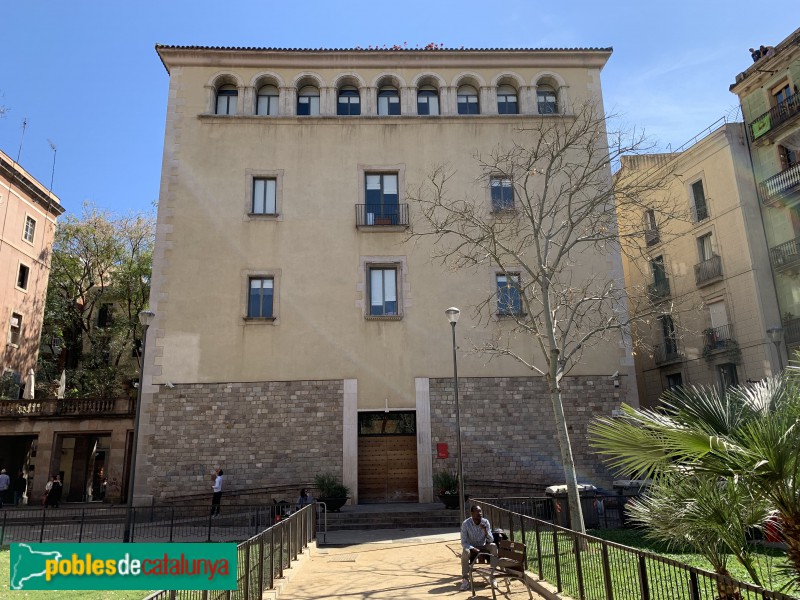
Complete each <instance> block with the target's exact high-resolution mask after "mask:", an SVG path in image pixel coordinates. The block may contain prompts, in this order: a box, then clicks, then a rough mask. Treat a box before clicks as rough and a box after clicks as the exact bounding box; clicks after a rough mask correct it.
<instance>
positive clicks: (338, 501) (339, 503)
mask: <svg viewBox="0 0 800 600" xmlns="http://www.w3.org/2000/svg"><path fill="white" fill-rule="evenodd" d="M347 500H348V498H347V497H344V498H317V502H324V503H325V508H326V509H327V511H328V512H339V511H340V510H341V508H342V507H343V506H344V505H345V503H346V502H347Z"/></svg>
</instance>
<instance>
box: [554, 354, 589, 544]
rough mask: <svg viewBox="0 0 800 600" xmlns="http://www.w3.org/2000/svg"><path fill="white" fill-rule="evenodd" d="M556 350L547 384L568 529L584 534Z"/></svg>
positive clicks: (584, 529)
mask: <svg viewBox="0 0 800 600" xmlns="http://www.w3.org/2000/svg"><path fill="white" fill-rule="evenodd" d="M557 369H558V350H552V351H551V360H550V372H549V373H548V377H547V383H548V385H549V386H550V400H551V402H552V403H553V416H554V417H555V421H556V431H557V432H558V445H559V446H560V448H561V463H562V464H563V465H564V477H565V479H566V483H567V502H568V504H569V517H570V528H571V529H572V530H573V531H578V532H580V533H586V528H585V527H584V525H583V511H582V510H581V502H580V496H579V494H578V478H577V475H576V473H575V461H574V460H573V458H572V444H571V443H570V441H569V432H568V431H567V421H566V419H565V418H564V404H563V403H562V402H561V382H560V377H558V376H557V375H558V373H557Z"/></svg>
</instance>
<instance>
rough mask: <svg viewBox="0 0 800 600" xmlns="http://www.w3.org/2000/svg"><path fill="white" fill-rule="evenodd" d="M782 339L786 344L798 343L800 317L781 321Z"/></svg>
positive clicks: (799, 337)
mask: <svg viewBox="0 0 800 600" xmlns="http://www.w3.org/2000/svg"><path fill="white" fill-rule="evenodd" d="M783 340H784V341H785V342H786V345H787V346H788V345H791V344H800V318H797V319H789V320H788V321H784V322H783Z"/></svg>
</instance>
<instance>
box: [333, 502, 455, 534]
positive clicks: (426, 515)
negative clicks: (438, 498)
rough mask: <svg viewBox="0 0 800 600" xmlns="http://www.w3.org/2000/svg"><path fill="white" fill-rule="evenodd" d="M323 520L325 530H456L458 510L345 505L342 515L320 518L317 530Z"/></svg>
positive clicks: (426, 506) (431, 506)
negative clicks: (448, 528) (449, 528)
mask: <svg viewBox="0 0 800 600" xmlns="http://www.w3.org/2000/svg"><path fill="white" fill-rule="evenodd" d="M326 520H327V530H328V531H367V530H373V529H411V528H414V529H425V528H438V529H442V528H447V527H452V528H453V529H455V530H457V529H458V527H459V518H458V510H447V509H445V508H444V506H443V505H442V504H441V503H435V504H362V505H356V506H344V507H343V508H342V510H341V512H338V513H335V512H329V513H327V514H326V515H324V516H323V515H320V527H324V526H325V524H326V523H325V521H326Z"/></svg>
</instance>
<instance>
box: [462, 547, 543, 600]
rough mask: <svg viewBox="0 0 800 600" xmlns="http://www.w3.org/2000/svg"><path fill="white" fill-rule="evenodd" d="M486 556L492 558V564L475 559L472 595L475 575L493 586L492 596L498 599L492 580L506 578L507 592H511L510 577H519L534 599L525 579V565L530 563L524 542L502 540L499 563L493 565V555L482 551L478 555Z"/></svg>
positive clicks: (471, 581) (471, 570) (472, 586)
mask: <svg viewBox="0 0 800 600" xmlns="http://www.w3.org/2000/svg"><path fill="white" fill-rule="evenodd" d="M478 556H479V557H480V556H486V557H487V558H489V559H490V564H488V565H484V564H481V563H479V562H478V561H477V560H475V561H474V562H473V563H472V566H471V567H470V571H469V584H470V589H471V590H472V595H473V596H475V577H474V576H475V575H478V576H479V577H482V578H483V579H485V580H486V581H487V582H488V583H489V585H490V586H491V588H492V598H494V599H495V600H496V599H497V593H496V592H497V589H496V588H495V587H494V586H492V585H491V582H492V581H494V582H497V581H498V580H500V579H504V580H505V582H506V594H508V593H510V592H511V585H510V583H509V580H510V579H519V580H520V581H521V582H522V583H523V584H524V585H525V589H527V590H528V596H529V597H530V598H531V600H533V594H532V593H531V588H530V587H528V582H527V580H526V579H525V566H526V565H527V564H528V549H527V547H526V546H525V544H523V543H522V542H512V541H511V540H502V541H501V542H500V545H499V547H498V548H497V564H496V565H494V566H492V565H491V555H489V554H486V553H482V554H479V555H478Z"/></svg>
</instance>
